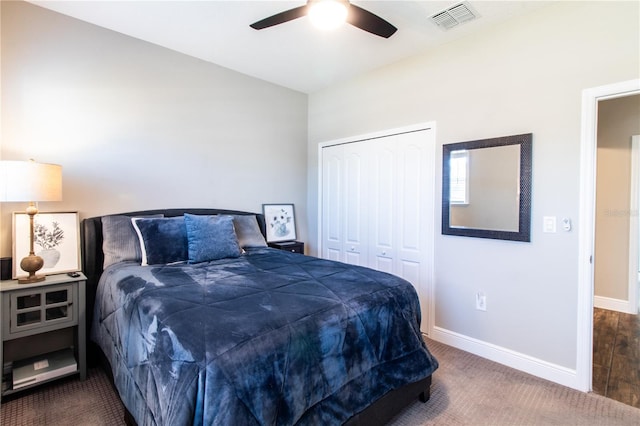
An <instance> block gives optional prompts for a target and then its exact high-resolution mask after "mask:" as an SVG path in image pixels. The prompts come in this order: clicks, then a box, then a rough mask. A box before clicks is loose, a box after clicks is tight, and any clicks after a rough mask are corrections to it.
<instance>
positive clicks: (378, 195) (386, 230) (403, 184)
mask: <svg viewBox="0 0 640 426" xmlns="http://www.w3.org/2000/svg"><path fill="white" fill-rule="evenodd" d="M434 139H435V137H434V130H433V126H432V125H431V126H429V125H419V126H413V127H408V128H403V129H395V130H391V131H388V132H384V133H380V134H375V135H366V136H360V137H354V138H349V139H346V140H340V141H332V142H326V143H323V144H321V145H320V164H321V165H320V172H321V178H320V180H319V182H320V186H321V188H320V190H319V191H318V193H319V194H320V203H319V205H320V216H321V217H320V254H321V257H323V258H326V259H331V260H337V261H341V262H345V263H350V264H356V265H360V266H367V267H370V268H373V269H377V270H380V271H384V272H388V273H391V274H395V275H398V276H400V277H402V278H405V279H406V280H408V281H409V282H411V283H412V284H413V285H414V287H415V288H416V290H417V292H418V295H419V297H420V305H421V308H422V312H423V316H422V330H423V331H425V332H426V331H427V330H428V324H429V322H430V318H428V317H427V316H426V313H427V312H429V313H431V312H430V311H432V310H430V309H428V308H429V303H430V300H431V297H430V291H431V282H432V279H433V233H434V208H435V200H434V166H435V162H434V156H435V140H434Z"/></svg>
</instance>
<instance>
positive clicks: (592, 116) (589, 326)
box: [576, 79, 640, 392]
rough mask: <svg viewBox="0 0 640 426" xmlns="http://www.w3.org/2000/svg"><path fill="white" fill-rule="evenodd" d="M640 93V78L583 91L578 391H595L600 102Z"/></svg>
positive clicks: (579, 236)
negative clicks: (597, 165)
mask: <svg viewBox="0 0 640 426" xmlns="http://www.w3.org/2000/svg"><path fill="white" fill-rule="evenodd" d="M638 93H640V79H635V80H628V81H623V82H620V83H614V84H609V85H604V86H598V87H593V88H589V89H585V90H583V91H582V118H581V122H582V129H581V137H580V140H581V145H580V212H579V217H580V221H579V224H580V225H579V235H578V318H577V320H578V324H577V344H578V348H577V360H576V376H577V377H576V378H577V385H578V389H579V390H582V391H584V392H589V391H591V385H592V363H593V359H592V358H593V354H592V351H593V297H594V275H593V253H594V250H595V211H596V210H595V195H596V150H597V131H598V102H599V101H603V100H607V99H615V98H620V97H625V96H630V95H635V94H638Z"/></svg>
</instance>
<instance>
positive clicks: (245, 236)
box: [233, 214, 267, 248]
mask: <svg viewBox="0 0 640 426" xmlns="http://www.w3.org/2000/svg"><path fill="white" fill-rule="evenodd" d="M233 226H234V227H235V229H236V235H237V236H238V243H239V244H240V247H242V248H246V247H267V242H266V241H265V240H264V236H263V235H262V232H260V226H258V220H257V219H256V215H253V214H247V215H233Z"/></svg>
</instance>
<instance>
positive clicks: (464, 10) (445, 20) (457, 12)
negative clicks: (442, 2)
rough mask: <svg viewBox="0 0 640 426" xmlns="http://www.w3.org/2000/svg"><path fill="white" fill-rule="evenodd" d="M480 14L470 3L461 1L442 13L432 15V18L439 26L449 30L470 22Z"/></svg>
mask: <svg viewBox="0 0 640 426" xmlns="http://www.w3.org/2000/svg"><path fill="white" fill-rule="evenodd" d="M477 17H478V14H477V13H475V12H474V11H473V10H472V9H471V7H470V6H469V4H468V3H466V2H465V3H459V4H456V5H455V6H452V7H450V8H448V9H447V10H444V11H442V12H440V13H436V14H435V15H433V16H431V20H432V21H433V23H435V24H436V25H437V26H438V27H439V28H441V29H443V30H448V29H450V28H453V27H455V26H456V25H459V24H463V23H465V22H469V21H471V20H473V19H476V18H477Z"/></svg>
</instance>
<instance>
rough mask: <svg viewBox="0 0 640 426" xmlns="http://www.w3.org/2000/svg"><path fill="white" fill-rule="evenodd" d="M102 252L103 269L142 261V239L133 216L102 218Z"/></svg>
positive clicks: (156, 215)
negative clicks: (131, 261)
mask: <svg viewBox="0 0 640 426" xmlns="http://www.w3.org/2000/svg"><path fill="white" fill-rule="evenodd" d="M140 217H164V215H163V214H155V215H149V216H140ZM102 252H103V253H104V264H103V268H105V269H106V268H107V266H110V265H113V264H114V263H118V262H124V261H127V260H133V261H136V262H140V261H141V260H142V250H140V239H139V238H138V234H137V233H136V231H135V229H133V225H132V224H131V216H124V215H111V216H103V217H102Z"/></svg>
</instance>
